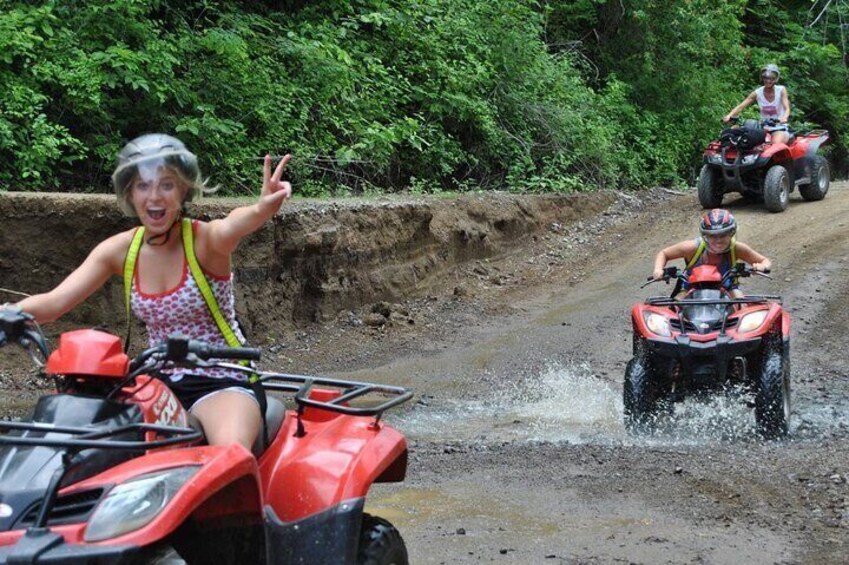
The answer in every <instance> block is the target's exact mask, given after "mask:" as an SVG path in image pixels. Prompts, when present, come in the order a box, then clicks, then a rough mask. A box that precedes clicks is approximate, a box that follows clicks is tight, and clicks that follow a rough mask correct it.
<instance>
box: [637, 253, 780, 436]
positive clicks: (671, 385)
mask: <svg viewBox="0 0 849 565" xmlns="http://www.w3.org/2000/svg"><path fill="white" fill-rule="evenodd" d="M751 275H760V276H766V277H768V275H766V274H765V273H760V272H757V271H754V270H752V269H751V268H750V267H748V266H746V265H745V264H744V263H738V264H737V265H736V266H735V267H733V268H732V269H729V270H728V272H726V273H725V275H724V276H723V275H721V274H720V272H719V270H718V268H717V267H716V266H714V265H700V266H697V267H694V268H693V269H692V271H691V272H690V274H689V275H687V273H686V272H679V271H678V269H677V268H676V267H667V268H666V269H665V270H664V277H663V279H662V280H664V281H665V282H667V283H668V282H669V281H670V280H676V281H682V282H687V283H688V284H689V289H688V290H687V293H686V295H685V296H684V297H683V298H681V299H675V298H666V297H654V298H649V299H647V300H645V301H644V302H641V303H637V304H635V305H634V306H633V307H632V308H631V324H632V326H633V338H634V344H633V358H632V359H631V360H630V361H629V362H628V365H627V368H626V369H625V381H624V385H623V401H624V412H625V426H626V428H627V429H628V430H629V431H632V432H643V431H651V430H653V429H654V427H655V425H656V423H657V419H658V417H659V416H662V415H663V414H664V413H669V412H671V411H672V410H673V407H674V403H675V402H677V401H681V400H684V399H685V398H687V397H690V396H693V395H699V394H703V393H716V392H720V391H723V390H727V389H729V387H734V386H737V387H742V388H743V389H744V390H746V391H747V392H749V393H751V394H752V395H753V396H754V405H755V406H754V408H755V423H756V425H757V429H758V432H759V433H760V434H761V435H762V436H763V437H764V438H767V439H774V438H779V437H783V436H784V435H786V434H787V429H788V421H789V417H790V316H789V315H788V313H787V312H786V311H785V310H784V308H783V307H782V304H781V299H780V298H779V297H777V296H754V295H752V296H745V297H743V298H733V297H732V296H731V294H730V293H729V292H728V291H727V290H726V289H725V283H726V281H727V280H728V279H731V278H735V277H748V276H751ZM652 282H658V281H655V280H651V279H650V280H649V282H647V283H646V284H644V285H643V286H646V285H648V284H651V283H652ZM676 289H677V285H676ZM674 294H675V293H674V292H673V295H674Z"/></svg>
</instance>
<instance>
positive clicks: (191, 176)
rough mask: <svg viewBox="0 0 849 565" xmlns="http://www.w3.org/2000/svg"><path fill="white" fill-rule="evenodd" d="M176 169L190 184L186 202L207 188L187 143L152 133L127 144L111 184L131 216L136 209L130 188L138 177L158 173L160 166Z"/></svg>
mask: <svg viewBox="0 0 849 565" xmlns="http://www.w3.org/2000/svg"><path fill="white" fill-rule="evenodd" d="M163 166H167V167H170V168H172V169H173V170H175V171H176V172H177V173H178V174H179V175H180V177H182V180H183V181H184V182H186V184H187V185H188V190H187V191H186V197H185V199H184V200H183V202H189V201H191V200H192V198H193V197H194V196H196V195H200V193H201V192H203V190H204V182H203V178H202V177H201V173H200V167H198V160H197V157H196V156H195V154H194V153H192V152H191V151H189V150H188V149H186V146H185V144H184V143H183V142H182V141H180V140H179V139H177V138H176V137H172V136H170V135H166V134H164V133H149V134H146V135H142V136H140V137H137V138H135V139H134V140H132V141H130V142H129V143H127V145H125V146H124V148H123V149H122V150H121V152H120V153H118V166H117V167H116V168H115V172H113V173H112V186H113V188H114V189H115V195H116V196H117V197H118V205H119V206H120V207H121V210H123V211H124V213H125V214H127V215H129V216H135V215H136V212H135V210H134V209H133V206H132V205H131V204H130V202H129V198H128V196H129V195H128V192H129V188H130V186H131V184H132V182H133V180H134V179H135V178H136V176H138V175H140V174H143V173H148V174H151V175H155V174H156V172H157V171H159V170H160V169H161V167H163Z"/></svg>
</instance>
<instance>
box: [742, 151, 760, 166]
mask: <svg viewBox="0 0 849 565" xmlns="http://www.w3.org/2000/svg"><path fill="white" fill-rule="evenodd" d="M757 160H758V155H757V153H753V154H751V155H746V156H745V157H743V164H744V165H751V164H752V163H754V162H755V161H757Z"/></svg>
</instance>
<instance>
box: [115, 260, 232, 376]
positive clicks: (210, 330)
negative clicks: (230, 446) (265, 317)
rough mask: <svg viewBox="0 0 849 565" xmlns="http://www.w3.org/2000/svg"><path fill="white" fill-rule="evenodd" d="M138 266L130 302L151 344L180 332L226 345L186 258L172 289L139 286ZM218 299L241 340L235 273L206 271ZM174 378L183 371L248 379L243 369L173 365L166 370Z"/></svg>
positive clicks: (216, 344)
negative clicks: (159, 290)
mask: <svg viewBox="0 0 849 565" xmlns="http://www.w3.org/2000/svg"><path fill="white" fill-rule="evenodd" d="M140 266H141V265H139V266H137V268H136V273H135V276H134V277H133V286H132V295H131V297H130V304H131V305H132V308H133V313H134V314H135V315H136V316H137V317H138V319H139V320H141V321H143V322H144V323H145V325H146V326H147V333H148V337H149V340H150V345H151V346H152V345H155V344H157V343H159V342H161V341H164V340H166V339H167V338H168V336H169V335H171V334H172V333H175V332H177V333H181V334H183V335H185V336H188V337H189V338H190V339H196V340H199V341H205V342H207V343H209V344H211V345H214V346H220V347H227V342H226V341H225V339H224V336H222V335H221V330H219V329H218V325H217V324H216V323H215V320H214V319H213V318H212V314H210V312H209V307H208V306H207V305H206V301H205V300H204V298H203V295H202V294H201V292H200V289H199V288H198V285H197V283H196V282H195V279H194V277H193V276H192V273H191V272H190V271H189V268H188V265H186V261H185V258H184V259H183V276H182V278H181V279H180V283H179V284H178V285H177V286H176V287H175V288H172V289H170V290H167V291H165V292H163V293H160V294H147V293H145V292H142V290H141V289H140V288H139V271H140V269H139V267H140ZM205 275H206V278H207V281H208V282H209V286H210V288H211V289H212V293H213V294H214V295H215V300H216V301H217V302H218V307H219V308H220V309H221V313H222V314H223V315H224V318H225V319H226V320H227V323H228V324H229V325H230V327H231V328H232V329H233V332H234V333H235V334H236V336H237V337H238V338H239V341H241V342H242V343H244V342H245V337H244V336H243V335H242V332H241V330H240V329H239V324H238V322H237V321H236V308H235V297H234V296H233V274H232V273H230V275H229V276H227V277H218V276H215V275H213V274H211V273H205ZM163 372H164V373H168V374H169V375H170V378H171V380H172V381H174V382H177V381H179V380H180V379H181V378H182V375H184V374H186V373H191V374H194V375H204V376H208V377H213V378H220V377H230V378H233V379H237V380H245V379H246V378H247V377H246V376H245V374H244V373H241V372H238V371H228V370H226V369H220V368H200V367H193V368H192V369H190V370H189V369H182V368H180V369H171V370H165V371H163Z"/></svg>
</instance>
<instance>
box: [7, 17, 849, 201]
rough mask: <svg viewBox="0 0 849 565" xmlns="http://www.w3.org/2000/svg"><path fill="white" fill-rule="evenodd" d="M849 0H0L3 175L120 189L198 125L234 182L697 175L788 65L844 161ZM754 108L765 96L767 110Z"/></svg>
mask: <svg viewBox="0 0 849 565" xmlns="http://www.w3.org/2000/svg"><path fill="white" fill-rule="evenodd" d="M847 35H849V0H806V1H801V0H795V1H794V0H721V1H717V0H610V1H608V0H570V1H561V0H487V1H481V0H278V1H271V0H266V1H260V0H241V1H233V0H230V1H224V0H88V1H77V0H61V1H60V0H55V1H41V2H37V1H10V0H0V189H2V190H51V191H75V192H105V191H108V190H109V175H110V173H111V170H112V167H113V166H114V158H115V155H116V154H117V152H118V150H119V149H120V147H121V146H122V145H123V144H124V143H125V142H126V141H127V140H129V139H131V138H133V137H135V136H137V135H140V134H143V133H149V132H153V131H161V132H166V133H171V134H174V135H176V136H177V137H179V138H181V139H182V140H183V141H185V143H186V144H187V145H188V146H189V148H190V149H192V150H193V151H194V152H195V153H197V154H198V155H199V157H200V158H201V164H202V168H203V169H204V171H205V172H206V174H207V175H208V176H210V177H211V179H212V181H213V183H214V184H218V185H220V186H221V187H222V194H233V195H237V194H247V193H252V192H255V191H256V190H257V189H258V182H259V178H260V177H259V175H260V173H259V171H260V163H261V157H262V156H263V155H264V154H265V153H266V152H271V153H272V154H275V155H280V154H283V153H285V152H291V153H292V154H293V155H294V157H295V159H294V161H293V163H292V166H291V171H290V175H291V177H292V180H293V182H295V183H296V186H297V192H298V193H299V194H301V195H312V196H317V195H338V194H362V193H369V192H397V191H402V190H413V191H423V192H435V191H445V190H472V189H474V190H481V189H482V190H487V189H502V190H505V189H506V190H521V191H540V192H542V191H568V190H588V189H593V188H595V187H604V188H619V189H629V190H631V189H639V188H641V187H647V186H658V185H661V186H683V185H685V184H687V183H692V182H693V179H694V175H695V174H697V171H698V167H699V165H700V155H701V151H702V148H703V147H704V145H705V144H706V142H707V141H708V140H709V139H711V138H712V137H715V136H716V135H717V134H718V133H719V130H720V129H721V128H722V124H721V123H720V118H721V117H722V116H723V115H724V114H725V113H727V112H728V111H729V110H730V109H731V108H732V107H733V106H734V105H736V104H737V103H738V102H739V101H741V100H742V99H743V98H744V97H745V96H746V95H747V94H748V93H749V92H751V90H752V89H753V88H755V87H756V86H758V71H759V69H760V67H761V66H762V65H764V64H766V63H776V64H778V65H779V67H780V68H781V69H782V76H781V83H782V84H785V85H786V86H787V87H788V91H789V93H790V100H791V104H792V105H793V116H792V121H791V125H793V126H794V127H795V128H797V129H805V128H814V127H816V128H826V129H828V130H829V131H830V132H831V139H832V140H831V142H829V144H828V147H829V155H828V156H829V159H830V161H831V164H832V169H833V171H834V173H833V174H845V173H846V171H847V142H846V139H847V134H849V119H847V118H849V89H847V86H849V73H847V62H849V56H848V55H847V40H849V37H847ZM752 115H754V110H752Z"/></svg>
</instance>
